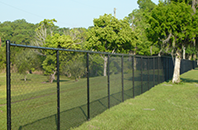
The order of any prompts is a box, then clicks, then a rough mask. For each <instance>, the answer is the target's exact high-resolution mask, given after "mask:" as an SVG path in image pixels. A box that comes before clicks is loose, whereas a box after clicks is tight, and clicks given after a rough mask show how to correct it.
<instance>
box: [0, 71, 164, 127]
mask: <svg viewBox="0 0 198 130" xmlns="http://www.w3.org/2000/svg"><path fill="white" fill-rule="evenodd" d="M146 73H147V72H146V71H145V72H143V74H144V75H145V74H146ZM161 76H162V75H161ZM131 77H132V73H125V74H124V100H126V99H128V98H132V97H133V94H132V91H133V90H132V78H131ZM135 77H136V79H135V80H136V81H135V94H136V95H138V94H140V93H141V87H140V81H139V80H140V71H135ZM23 78H24V76H23V75H20V74H14V73H12V76H11V95H12V96H11V99H12V100H11V102H12V108H11V110H12V113H11V115H12V129H20V130H25V129H27V130H31V129H48V130H50V129H55V128H56V123H57V120H56V119H57V108H56V106H57V94H56V92H57V90H56V81H55V82H54V83H52V84H51V83H48V82H46V81H47V77H46V76H43V75H38V74H28V75H27V81H23ZM86 81H87V79H86V78H82V79H80V80H79V81H78V82H76V81H74V80H71V79H68V78H67V77H64V76H61V77H60V112H61V113H60V119H61V122H60V124H61V129H69V128H70V127H75V126H78V125H80V124H82V123H83V122H85V121H86V120H87V94H86V92H87V87H86V86H87V82H86ZM144 82H145V81H144ZM144 84H145V83H144ZM0 85H1V86H0V126H1V127H0V129H2V130H4V129H6V98H5V96H6V90H5V74H1V75H0ZM150 86H152V82H151V83H150ZM148 87H149V86H144V87H143V92H144V91H146V90H147V89H148ZM121 90H122V88H121V73H118V74H113V75H111V76H110V95H111V98H110V101H111V103H110V105H111V107H112V106H114V105H117V104H119V103H121V102H122V94H121ZM107 107H108V98H107V77H104V76H98V77H90V116H91V119H92V118H93V117H95V116H96V115H98V114H100V113H102V112H103V111H105V110H106V109H107Z"/></svg>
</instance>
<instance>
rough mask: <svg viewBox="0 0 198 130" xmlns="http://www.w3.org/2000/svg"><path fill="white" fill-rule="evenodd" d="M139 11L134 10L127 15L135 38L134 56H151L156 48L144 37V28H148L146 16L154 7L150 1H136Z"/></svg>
mask: <svg viewBox="0 0 198 130" xmlns="http://www.w3.org/2000/svg"><path fill="white" fill-rule="evenodd" d="M137 3H138V4H139V8H140V9H135V10H133V11H132V13H130V14H129V15H128V20H129V23H130V26H131V28H132V30H133V31H134V33H135V34H136V36H137V39H138V40H137V42H136V47H135V48H134V49H133V51H134V54H139V55H152V54H156V51H157V50H156V49H154V48H156V47H155V46H153V43H152V42H151V41H149V40H148V38H147V36H146V31H145V30H146V28H148V27H149V24H148V22H147V21H146V17H145V14H146V15H150V12H151V10H152V9H153V8H154V7H155V6H156V5H155V4H154V3H153V2H152V1H150V0H138V2H137Z"/></svg>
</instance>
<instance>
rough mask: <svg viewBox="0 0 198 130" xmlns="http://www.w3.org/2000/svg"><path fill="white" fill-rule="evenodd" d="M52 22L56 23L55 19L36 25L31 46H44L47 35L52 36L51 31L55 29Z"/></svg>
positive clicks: (45, 20)
mask: <svg viewBox="0 0 198 130" xmlns="http://www.w3.org/2000/svg"><path fill="white" fill-rule="evenodd" d="M54 22H57V21H56V20H55V19H44V20H43V21H41V22H40V23H39V24H38V27H37V28H36V29H35V32H36V36H35V40H33V41H32V44H33V45H37V46H43V45H45V40H46V38H47V36H48V35H50V36H52V35H53V29H54V28H55V25H54Z"/></svg>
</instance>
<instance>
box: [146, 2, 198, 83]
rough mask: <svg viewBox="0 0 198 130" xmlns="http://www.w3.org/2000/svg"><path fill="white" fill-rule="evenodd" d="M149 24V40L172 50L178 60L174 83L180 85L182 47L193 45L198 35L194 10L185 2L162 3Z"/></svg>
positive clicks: (150, 18)
mask: <svg viewBox="0 0 198 130" xmlns="http://www.w3.org/2000/svg"><path fill="white" fill-rule="evenodd" d="M148 22H149V24H150V26H149V28H147V36H148V37H149V40H151V41H153V42H155V43H156V44H159V45H160V46H161V48H164V47H169V48H171V49H172V52H173V55H174V56H175V59H176V60H175V66H174V73H173V79H172V82H173V83H179V82H180V63H181V56H182V55H181V52H182V46H184V45H185V46H186V45H189V44H192V41H193V37H195V34H196V33H197V23H198V22H197V17H196V15H193V10H192V8H191V7H190V6H188V5H187V4H185V3H184V2H182V3H174V2H171V3H170V4H167V5H164V3H160V4H159V5H158V6H157V7H156V8H155V9H153V10H152V12H151V15H150V16H148ZM156 41H158V42H156Z"/></svg>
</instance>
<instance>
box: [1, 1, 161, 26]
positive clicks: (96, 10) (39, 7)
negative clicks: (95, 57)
mask: <svg viewBox="0 0 198 130" xmlns="http://www.w3.org/2000/svg"><path fill="white" fill-rule="evenodd" d="M152 1H153V2H154V3H155V4H158V0H152ZM114 8H116V18H118V19H123V18H124V17H126V16H128V14H129V13H131V12H132V11H133V10H134V9H138V4H137V0H0V22H1V23H3V22H4V21H14V20H18V19H25V20H26V21H27V22H29V23H34V24H36V23H39V22H40V21H43V20H44V19H53V18H55V19H56V20H57V23H55V25H57V26H59V27H61V28H62V27H66V28H74V27H85V28H88V27H89V26H93V19H94V18H99V16H100V15H104V14H105V13H106V14H112V15H114Z"/></svg>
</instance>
